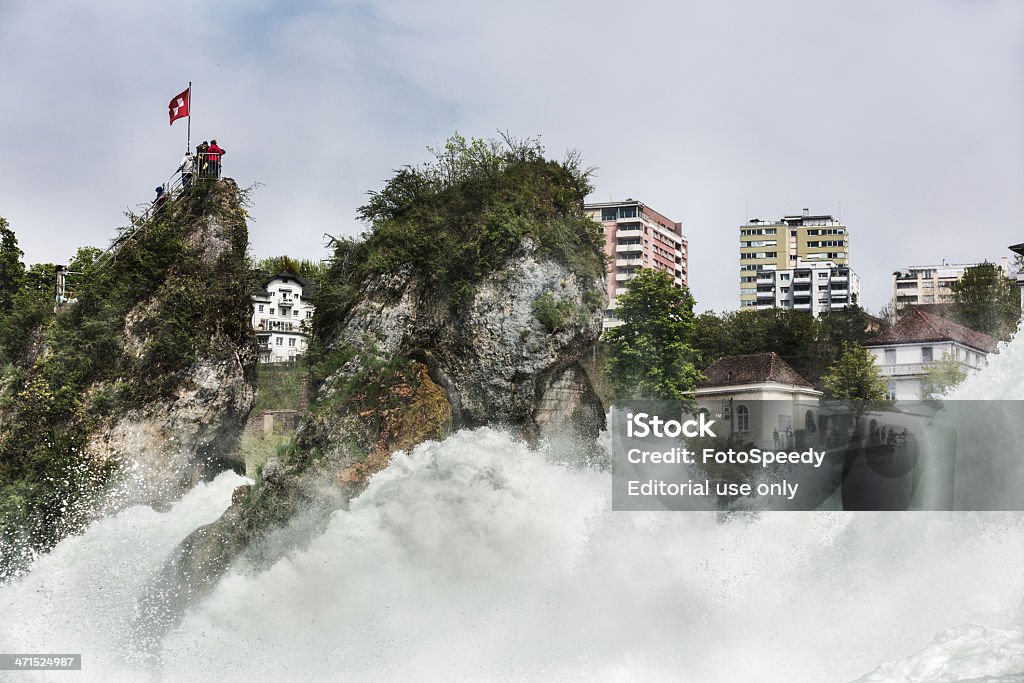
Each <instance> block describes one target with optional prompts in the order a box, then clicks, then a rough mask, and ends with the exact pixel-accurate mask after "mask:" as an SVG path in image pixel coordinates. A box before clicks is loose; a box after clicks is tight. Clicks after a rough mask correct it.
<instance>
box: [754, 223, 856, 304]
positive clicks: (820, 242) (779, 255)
mask: <svg viewBox="0 0 1024 683" xmlns="http://www.w3.org/2000/svg"><path fill="white" fill-rule="evenodd" d="M816 262H820V263H821V264H823V265H824V263H825V262H831V264H830V265H831V267H835V268H838V267H842V266H848V265H849V263H850V235H849V231H848V230H847V228H846V226H845V225H843V224H842V223H840V222H839V221H838V220H836V219H835V218H833V217H832V216H831V215H829V214H813V215H812V214H811V213H810V212H809V211H808V210H807V209H804V210H803V213H801V214H799V215H793V216H783V217H782V218H780V219H779V220H777V221H765V220H761V219H759V218H752V219H750V220H748V221H747V222H746V223H745V224H744V225H741V226H740V307H748V306H751V307H752V306H757V284H758V274H759V273H762V272H765V271H785V270H793V269H795V268H797V267H798V266H799V267H813V265H814V264H815V263H816Z"/></svg>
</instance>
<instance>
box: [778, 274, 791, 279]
mask: <svg viewBox="0 0 1024 683" xmlns="http://www.w3.org/2000/svg"><path fill="white" fill-rule="evenodd" d="M779 279H780V280H789V273H781V274H779Z"/></svg>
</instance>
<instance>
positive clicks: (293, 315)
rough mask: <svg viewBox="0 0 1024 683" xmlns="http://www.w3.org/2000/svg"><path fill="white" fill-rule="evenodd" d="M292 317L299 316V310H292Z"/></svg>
mask: <svg viewBox="0 0 1024 683" xmlns="http://www.w3.org/2000/svg"><path fill="white" fill-rule="evenodd" d="M292 317H295V318H298V317H299V311H298V310H295V311H294V312H292Z"/></svg>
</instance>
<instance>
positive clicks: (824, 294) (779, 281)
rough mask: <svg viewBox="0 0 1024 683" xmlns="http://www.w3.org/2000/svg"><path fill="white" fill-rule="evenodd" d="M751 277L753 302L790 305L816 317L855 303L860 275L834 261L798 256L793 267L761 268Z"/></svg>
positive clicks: (759, 307) (763, 307) (780, 305)
mask: <svg viewBox="0 0 1024 683" xmlns="http://www.w3.org/2000/svg"><path fill="white" fill-rule="evenodd" d="M756 277H757V279H756V280H755V283H754V284H755V285H756V288H757V291H756V300H755V303H756V306H757V308H758V310H762V309H766V308H775V307H777V308H790V309H792V310H794V311H805V312H807V313H810V314H811V315H813V316H814V317H815V318H817V317H818V316H819V315H821V314H822V313H828V312H829V311H837V310H839V309H842V308H846V307H847V306H850V305H851V304H855V303H857V301H858V299H859V298H860V277H858V275H857V274H856V273H855V272H853V270H852V269H851V268H850V267H849V266H846V265H840V264H838V263H836V262H835V261H805V260H803V259H800V258H798V259H797V260H796V266H795V267H793V268H782V269H779V270H769V269H765V270H762V271H759V272H758V273H757V276H756Z"/></svg>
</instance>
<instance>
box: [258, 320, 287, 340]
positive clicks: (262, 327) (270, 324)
mask: <svg viewBox="0 0 1024 683" xmlns="http://www.w3.org/2000/svg"><path fill="white" fill-rule="evenodd" d="M256 330H257V336H259V332H293V331H294V330H295V324H294V323H292V322H285V321H283V320H261V321H260V322H259V324H257V325H256Z"/></svg>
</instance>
